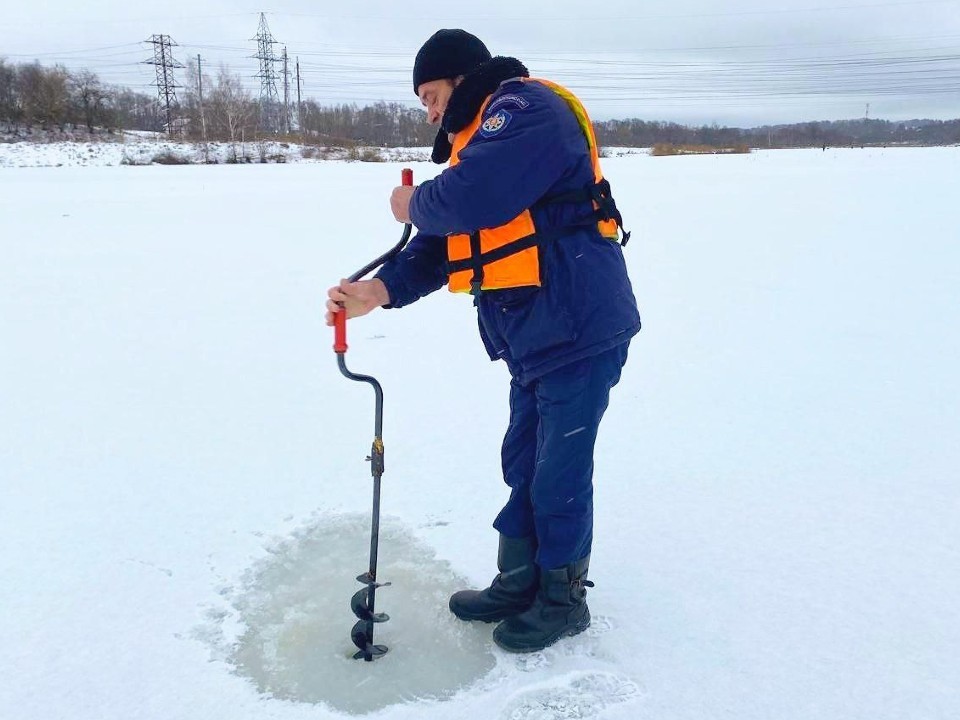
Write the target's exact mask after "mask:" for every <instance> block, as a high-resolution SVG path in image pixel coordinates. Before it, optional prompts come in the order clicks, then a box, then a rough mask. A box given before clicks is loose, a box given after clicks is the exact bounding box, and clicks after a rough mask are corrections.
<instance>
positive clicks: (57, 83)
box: [0, 58, 960, 147]
mask: <svg viewBox="0 0 960 720" xmlns="http://www.w3.org/2000/svg"><path fill="white" fill-rule="evenodd" d="M205 69H206V68H204V70H205ZM185 75H186V77H185V83H184V86H183V87H181V88H180V92H179V100H180V103H179V107H177V108H176V112H175V116H176V118H177V119H176V121H175V127H174V128H169V129H167V128H164V126H163V123H164V115H165V113H164V112H162V111H161V108H160V107H159V105H158V102H157V98H156V96H155V95H149V94H146V93H141V92H136V91H133V90H130V89H129V88H125V87H121V86H117V85H107V84H104V83H102V82H101V81H100V79H99V78H98V77H97V75H96V74H95V73H93V72H91V71H89V70H78V71H70V70H67V69H66V68H64V67H63V66H61V65H54V66H52V67H45V66H43V65H41V64H40V63H38V62H33V63H26V64H11V63H8V62H6V61H5V60H4V59H3V58H0V123H4V124H6V125H7V126H8V128H12V129H13V130H14V132H18V131H22V132H21V133H20V134H24V133H26V134H29V133H30V132H32V130H33V129H34V128H40V129H42V130H46V131H49V130H60V131H64V130H65V129H67V128H68V127H72V128H78V127H80V128H84V127H85V128H86V129H87V130H88V131H89V132H94V131H99V130H103V131H107V132H112V131H115V130H151V131H164V130H165V129H167V130H169V131H171V132H175V133H176V134H179V135H182V136H183V137H184V138H185V139H188V140H193V141H201V140H207V141H225V142H237V141H240V140H244V139H247V140H255V139H262V138H266V137H276V136H277V134H276V133H274V132H267V131H265V130H264V129H263V128H262V127H261V125H260V121H261V118H262V117H263V116H264V113H262V112H261V110H262V108H260V106H259V102H258V99H257V98H254V97H253V96H252V95H251V93H250V92H249V91H247V90H246V89H245V88H244V86H243V80H242V78H241V77H240V75H238V74H236V73H234V72H232V71H231V70H230V69H229V68H228V67H226V66H224V65H221V66H220V67H219V68H218V69H217V71H216V74H215V75H214V76H213V77H211V76H210V75H208V74H207V73H206V72H204V73H203V75H202V77H201V74H200V72H199V67H198V64H197V62H196V61H195V60H192V61H191V62H189V63H188V64H187V67H186V73H185ZM284 111H286V112H288V113H289V116H288V117H287V118H286V121H285V122H283V123H282V124H281V125H282V126H283V127H287V128H291V134H293V135H294V137H291V138H290V139H299V140H302V141H304V142H310V143H316V144H325V145H338V146H349V145H374V146H383V147H423V146H429V145H431V144H432V143H433V137H434V134H435V132H436V130H435V129H434V128H432V127H430V126H428V125H427V124H426V122H425V116H424V113H423V111H422V110H420V109H417V108H410V107H407V106H405V105H402V104H400V103H386V102H379V103H376V104H374V105H368V106H365V107H359V106H357V105H355V104H344V105H329V106H323V105H320V104H319V103H317V102H316V101H314V100H307V101H305V102H303V103H301V104H300V105H299V107H297V105H296V103H293V104H291V105H290V106H289V107H287V108H282V107H278V108H271V112H273V113H280V114H281V115H282V114H283V112H284ZM594 126H595V128H596V132H597V139H598V141H599V143H600V144H601V145H604V146H623V147H651V146H653V145H655V144H657V143H672V144H677V145H683V144H694V145H713V146H733V145H739V144H747V145H750V146H752V147H810V146H820V145H823V146H827V145H832V146H838V145H858V144H859V145H863V144H888V143H890V144H892V143H902V144H926V145H943V144H952V143H958V142H960V120H948V121H934V120H914V121H908V122H890V121H886V120H866V119H862V120H844V121H830V122H807V123H796V124H791V125H779V126H771V127H760V128H753V129H750V130H742V129H739V128H728V127H718V126H716V125H713V126H701V127H691V126H686V125H679V124H676V123H666V122H656V121H644V120H637V119H631V120H608V121H603V122H596V123H594Z"/></svg>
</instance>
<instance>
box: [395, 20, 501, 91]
mask: <svg viewBox="0 0 960 720" xmlns="http://www.w3.org/2000/svg"><path fill="white" fill-rule="evenodd" d="M489 59H490V51H489V50H487V46H486V45H484V44H483V42H482V41H481V40H480V38H478V37H477V36H476V35H471V34H470V33H468V32H467V31H466V30H437V32H435V33H434V34H433V35H432V36H431V37H430V39H429V40H427V41H426V42H425V43H424V44H423V47H422V48H420V52H418V53H417V59H416V60H415V61H414V63H413V92H414V93H415V94H416V93H417V88H419V87H420V86H421V85H423V83H425V82H430V81H431V80H443V79H446V78H455V77H457V76H458V75H466V74H467V73H469V72H470V71H471V70H475V69H476V68H477V67H478V66H480V65H481V64H483V63H485V62H486V61H487V60H489Z"/></svg>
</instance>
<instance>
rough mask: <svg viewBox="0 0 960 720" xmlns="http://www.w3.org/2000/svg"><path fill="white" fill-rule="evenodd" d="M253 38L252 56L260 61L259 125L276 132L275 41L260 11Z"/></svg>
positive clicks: (278, 102) (265, 17)
mask: <svg viewBox="0 0 960 720" xmlns="http://www.w3.org/2000/svg"><path fill="white" fill-rule="evenodd" d="M254 39H255V40H256V41H257V54H256V55H254V57H255V58H257V60H259V61H260V72H259V73H258V74H257V77H258V78H260V126H261V127H262V128H263V129H264V130H267V131H268V132H277V130H278V129H279V128H278V122H277V121H278V117H277V115H278V114H279V113H278V110H279V106H280V97H279V95H278V93H277V71H276V70H275V69H274V66H275V64H276V62H277V56H276V55H275V54H274V52H273V46H274V45H276V43H277V41H276V40H274V39H273V35H272V34H271V33H270V27H269V26H268V25H267V16H266V14H265V13H260V26H259V28H258V29H257V36H256V37H255V38H254Z"/></svg>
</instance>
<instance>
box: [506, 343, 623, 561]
mask: <svg viewBox="0 0 960 720" xmlns="http://www.w3.org/2000/svg"><path fill="white" fill-rule="evenodd" d="M628 346H629V341H628V342H626V343H623V344H622V345H618V346H616V347H614V348H611V349H610V350H607V351H605V352H603V353H601V354H599V355H594V356H593V357H588V358H584V359H583V360H577V361H575V362H573V363H570V364H569V365H564V366H563V367H561V368H558V369H556V370H554V371H553V372H549V373H547V374H546V375H543V376H541V377H539V378H537V379H536V380H533V381H531V382H530V383H528V384H527V385H520V384H519V383H518V382H517V381H516V378H514V380H513V381H512V382H511V383H510V425H509V427H508V428H507V433H506V436H505V437H504V439H503V449H502V452H501V461H502V463H503V479H504V482H506V484H507V485H508V486H509V487H510V499H509V500H508V501H507V504H506V505H505V506H504V508H503V510H501V511H500V514H499V515H498V516H497V519H496V520H495V521H494V523H493V526H494V528H496V529H497V530H498V531H499V532H500V533H502V534H504V535H506V536H507V537H513V538H522V537H529V536H531V535H536V537H537V543H538V546H539V548H538V551H537V564H538V565H539V566H540V567H542V568H544V569H547V570H550V569H553V568H559V567H563V566H565V565H568V564H570V563H573V562H576V561H577V560H580V559H581V558H584V557H586V556H587V555H589V554H590V549H591V544H592V541H593V448H594V445H595V443H596V439H597V429H598V427H599V426H600V419H601V418H602V417H603V413H604V411H605V410H606V409H607V404H608V402H609V398H610V388H612V387H613V386H614V385H616V384H617V382H618V381H619V380H620V371H621V369H622V368H623V364H624V363H625V362H626V360H627V348H628Z"/></svg>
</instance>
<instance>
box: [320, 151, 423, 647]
mask: <svg viewBox="0 0 960 720" xmlns="http://www.w3.org/2000/svg"><path fill="white" fill-rule="evenodd" d="M402 184H403V185H413V171H412V170H409V169H404V170H403V171H402ZM412 229H413V228H412V226H411V225H410V224H409V223H407V224H406V225H404V227H403V235H402V236H401V238H400V242H398V243H397V244H396V245H394V246H393V247H392V248H390V250H388V251H387V252H386V253H384V254H383V255H381V256H380V257H378V258H377V259H376V260H374V261H372V262H370V263H368V264H367V265H364V266H363V267H362V268H360V269H359V270H357V272H355V273H354V274H353V275H351V276H350V277H349V278H348V280H349V281H350V282H356V281H357V280H360V279H361V278H362V277H363V276H364V275H366V274H367V273H369V272H371V271H373V270H376V269H377V268H378V267H380V266H381V265H383V264H384V263H385V262H387V261H388V260H390V259H391V258H392V257H394V256H395V255H397V254H398V253H399V252H400V251H401V250H403V248H404V246H405V245H406V244H407V241H408V240H409V239H410V233H411V231H412ZM333 351H334V352H335V353H336V354H337V365H338V366H339V367H340V372H341V373H343V375H344V377H346V378H348V379H350V380H356V381H357V382H365V383H368V384H370V385H372V386H373V392H374V395H375V397H376V406H375V412H374V423H373V426H374V430H373V433H374V435H373V449H372V450H371V451H370V456H369V457H368V458H367V460H368V461H369V462H370V471H371V472H372V473H373V522H372V527H371V529H370V568H369V569H368V570H367V572H365V573H362V574H360V575H357V580H358V581H359V582H361V583H363V586H364V587H362V588H360V589H359V590H358V591H357V592H356V593H354V595H353V597H352V598H350V609H351V610H353V614H354V615H356V616H357V617H358V618H359V619H358V620H357V622H356V624H355V625H354V626H353V629H352V630H351V631H350V639H351V640H353V644H354V645H356V646H357V647H358V648H360V649H359V650H358V651H357V652H356V653H355V654H354V656H353V657H354V659H355V660H359V659H360V658H363V659H364V660H365V661H367V662H370V661H372V660H376V659H377V658H378V657H380V656H381V655H383V654H384V653H386V652H387V646H386V645H375V644H374V642H373V627H374V625H376V624H377V623H382V622H386V621H387V620H389V619H390V618H389V616H388V615H387V614H386V613H378V612H376V611H375V610H374V606H375V601H376V595H377V588H379V587H385V586H386V585H389V584H390V583H380V582H377V549H378V544H379V540H380V478H381V476H382V475H383V437H382V433H383V388H382V387H380V383H379V382H377V380H376V378H373V377H370V376H369V375H357V374H355V373H352V372H350V370H348V369H347V361H346V353H347V311H346V310H340V311H339V312H338V313H336V315H335V316H334V344H333Z"/></svg>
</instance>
